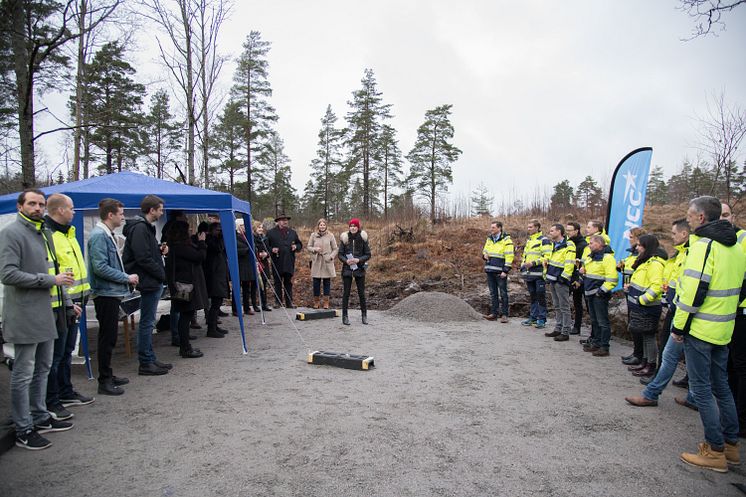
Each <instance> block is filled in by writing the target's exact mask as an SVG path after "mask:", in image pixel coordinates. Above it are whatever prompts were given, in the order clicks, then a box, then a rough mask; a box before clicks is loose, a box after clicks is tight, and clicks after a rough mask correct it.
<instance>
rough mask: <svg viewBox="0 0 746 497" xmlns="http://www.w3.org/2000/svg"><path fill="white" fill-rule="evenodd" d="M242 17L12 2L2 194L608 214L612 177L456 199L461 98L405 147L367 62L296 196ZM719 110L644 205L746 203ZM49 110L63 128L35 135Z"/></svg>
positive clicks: (397, 211)
mask: <svg viewBox="0 0 746 497" xmlns="http://www.w3.org/2000/svg"><path fill="white" fill-rule="evenodd" d="M231 14H232V11H231V4H230V3H229V2H228V1H226V0H2V1H1V2H0V28H1V29H0V154H1V155H0V164H4V166H5V167H4V169H0V189H1V190H2V192H3V193H5V192H12V191H17V190H20V189H22V188H24V187H29V186H34V185H45V184H49V183H61V182H67V181H75V180H79V179H85V178H89V177H91V176H97V175H101V174H109V173H113V172H119V171H123V170H129V171H138V172H142V173H144V174H148V175H150V176H153V177H157V178H162V179H167V180H172V181H178V182H183V183H188V184H192V185H196V186H201V187H205V188H211V189H217V190H223V191H227V192H231V193H232V194H234V195H236V196H237V197H240V198H242V199H245V200H248V201H250V202H251V205H252V209H253V212H254V214H255V216H256V217H266V216H276V215H278V214H279V213H281V212H287V213H292V214H293V215H294V216H295V217H300V218H301V219H307V220H311V219H315V218H318V217H322V216H323V217H326V218H329V219H330V220H337V219H345V218H347V217H348V216H350V215H352V214H355V215H361V216H364V217H366V218H371V217H383V218H389V217H401V216H413V215H414V216H420V215H427V216H430V217H431V218H432V219H436V218H442V217H449V216H451V217H452V216H467V215H477V214H480V213H490V214H501V213H503V214H507V213H522V212H526V213H535V214H537V215H539V214H545V213H548V212H550V211H562V210H567V209H570V208H575V209H584V210H586V211H588V213H589V214H590V215H596V214H597V213H601V212H603V211H604V205H605V201H606V197H607V195H608V187H609V185H604V184H600V183H599V181H598V180H596V179H594V178H592V177H591V176H588V177H586V178H585V179H584V180H583V181H581V182H580V183H578V184H576V185H572V184H570V182H569V181H568V180H563V181H560V182H559V183H557V184H556V185H554V187H553V188H552V190H551V191H550V192H546V193H537V194H535V195H534V196H533V197H530V198H523V199H511V200H510V201H508V202H506V200H505V199H498V201H496V199H495V192H494V191H493V190H492V189H491V188H492V187H493V185H485V184H480V185H479V186H477V188H475V189H474V191H473V192H471V195H470V196H469V197H468V198H463V197H456V198H450V197H447V196H445V195H444V194H445V192H447V191H448V188H449V185H451V183H452V182H453V165H454V164H455V163H456V162H457V161H458V159H459V156H460V155H461V153H462V151H461V150H460V149H459V148H458V147H457V145H456V143H455V140H454V135H455V129H454V127H453V124H452V123H451V113H452V106H451V105H450V104H444V103H440V102H434V103H433V106H432V108H430V109H427V110H426V109H423V112H424V118H423V121H422V124H421V125H420V126H419V127H418V129H417V130H416V138H415V140H414V143H411V144H406V146H405V145H403V144H400V142H399V139H398V131H397V129H396V128H395V127H394V124H393V122H394V121H393V118H394V116H395V111H396V109H394V108H393V106H392V104H390V103H387V102H386V99H385V98H384V94H383V91H382V90H381V89H380V88H379V85H378V83H377V81H376V77H375V72H374V70H373V69H370V68H368V69H364V71H363V74H362V78H361V80H360V85H359V87H357V88H351V89H350V96H349V100H348V101H347V106H346V107H345V108H344V109H333V108H332V106H331V105H327V106H326V109H325V110H324V111H323V112H320V115H319V128H318V130H317V131H316V133H317V147H316V151H315V156H314V159H313V160H312V161H311V163H310V164H308V165H309V166H310V169H311V171H312V173H311V176H310V179H308V181H307V182H306V184H305V186H304V188H303V190H302V191H297V190H296V189H295V188H294V187H293V185H292V181H291V180H292V169H291V158H290V157H289V156H288V155H287V153H286V151H285V142H284V140H283V137H282V136H281V135H280V133H279V131H278V126H277V123H278V120H279V119H281V117H282V116H279V115H278V113H277V111H276V109H275V107H274V106H273V103H272V84H271V73H270V59H271V47H272V45H271V41H269V40H265V39H264V38H263V37H262V34H261V33H260V32H259V31H251V32H249V33H248V34H247V36H246V38H245V39H244V41H243V43H242V45H241V47H240V49H238V48H237V47H235V48H234V49H232V50H233V51H225V50H223V48H224V47H218V38H219V34H220V32H221V28H222V27H223V25H224V23H225V21H226V20H227V19H229V18H230V16H231ZM135 32H137V33H141V35H144V33H147V35H149V36H152V37H153V38H154V40H150V41H151V42H152V41H154V42H155V46H157V48H158V52H157V56H158V57H159V60H160V63H161V68H162V73H163V74H161V75H160V76H159V81H162V82H163V84H158V85H153V84H152V76H148V77H150V78H151V82H148V81H147V80H146V76H145V75H142V74H138V71H137V68H136V67H135V66H134V65H133V63H132V62H131V61H132V60H133V58H134V57H133V52H134V51H135V50H137V48H136V47H137V43H136V42H135V40H134V35H133V33H135ZM233 61H235V64H234V67H233V73H232V85H231V86H230V88H229V89H227V90H223V89H221V87H220V85H219V81H220V77H221V74H222V73H223V72H224V71H227V70H228V68H227V66H228V63H229V62H231V63H232V62H233ZM146 83H147V84H146ZM148 88H150V90H149V89H148ZM48 92H57V93H62V94H66V95H68V105H67V111H66V114H65V115H53V114H52V113H51V111H50V110H49V109H48V108H35V105H36V104H37V103H39V102H40V101H41V99H40V96H42V95H44V94H45V93H48ZM712 104H713V109H712V112H711V114H710V116H708V117H707V118H706V119H704V120H703V122H702V126H701V129H702V137H703V146H702V151H703V155H702V158H698V159H697V160H696V161H695V162H694V163H690V162H689V161H685V162H684V163H683V164H682V165H681V167H680V170H679V171H678V172H677V173H676V174H674V175H672V176H670V177H669V178H665V177H664V173H663V169H662V168H660V167H656V168H654V169H653V171H652V172H651V178H650V186H649V188H648V201H649V202H651V203H665V202H669V201H670V202H678V201H685V200H687V199H689V198H691V197H692V196H695V195H697V194H702V193H708V194H714V195H718V196H722V197H724V198H727V199H729V201H731V203H735V204H737V203H738V202H739V201H740V200H741V197H742V195H743V190H744V187H745V186H744V181H745V180H744V177H745V174H744V167H745V166H744V164H743V163H739V162H738V161H737V157H739V155H738V146H739V145H740V142H741V140H742V138H743V136H744V133H746V124H745V123H746V119H744V114H743V111H742V110H741V109H740V108H738V107H732V106H728V105H727V104H726V103H725V100H724V97H723V96H720V97H715V98H713V101H712ZM40 114H45V115H47V122H48V121H49V119H52V120H53V121H54V122H56V123H58V126H56V127H53V128H51V129H45V130H44V131H41V132H40V131H38V130H37V129H36V126H35V122H37V121H38V116H39V115H40ZM309 132H314V131H312V130H309ZM53 133H54V134H57V135H60V136H64V137H65V140H64V141H65V149H66V150H67V151H69V153H66V154H65V155H64V157H62V158H60V159H59V160H57V158H55V162H54V163H53V164H52V163H50V162H49V158H45V157H44V154H41V153H40V151H39V150H38V147H37V146H36V145H37V143H39V142H38V140H39V139H41V138H42V137H44V136H47V135H49V134H53Z"/></svg>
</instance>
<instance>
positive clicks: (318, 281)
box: [313, 278, 332, 297]
mask: <svg viewBox="0 0 746 497" xmlns="http://www.w3.org/2000/svg"><path fill="white" fill-rule="evenodd" d="M322 283H323V286H324V295H326V296H328V295H329V291H330V290H331V286H332V285H331V283H332V280H331V278H314V279H313V296H314V297H320V296H321V286H322Z"/></svg>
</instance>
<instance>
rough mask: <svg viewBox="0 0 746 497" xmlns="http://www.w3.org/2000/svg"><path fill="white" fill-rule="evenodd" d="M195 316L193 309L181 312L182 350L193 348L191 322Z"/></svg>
mask: <svg viewBox="0 0 746 497" xmlns="http://www.w3.org/2000/svg"><path fill="white" fill-rule="evenodd" d="M218 305H220V304H218ZM193 317H194V311H193V310H192V311H181V312H179V350H180V351H182V352H187V351H190V350H192V344H191V343H189V323H191V322H192V318H193Z"/></svg>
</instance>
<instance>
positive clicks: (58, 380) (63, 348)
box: [47, 310, 78, 406]
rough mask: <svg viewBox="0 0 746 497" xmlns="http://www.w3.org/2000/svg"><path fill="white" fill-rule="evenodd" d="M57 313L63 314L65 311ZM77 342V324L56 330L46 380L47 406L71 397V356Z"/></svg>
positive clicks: (70, 324)
mask: <svg viewBox="0 0 746 497" xmlns="http://www.w3.org/2000/svg"><path fill="white" fill-rule="evenodd" d="M55 312H57V311H55ZM59 312H63V313H64V312H65V311H64V310H63V311H59ZM77 340H78V324H77V323H74V322H73V323H69V325H68V326H67V327H62V329H58V330H57V339H56V340H55V341H54V352H53V355H52V366H51V367H50V368H49V378H48V379H47V405H50V406H56V405H57V404H59V403H60V399H69V398H71V397H72V395H73V384H72V381H71V379H70V375H71V374H72V361H73V358H72V354H73V350H75V342H76V341H77Z"/></svg>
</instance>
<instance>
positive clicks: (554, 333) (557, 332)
mask: <svg viewBox="0 0 746 497" xmlns="http://www.w3.org/2000/svg"><path fill="white" fill-rule="evenodd" d="M561 334H562V332H561V331H557V330H554V331H551V332H548V333H544V336H545V337H548V338H554V337H557V336H560V335H561Z"/></svg>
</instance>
